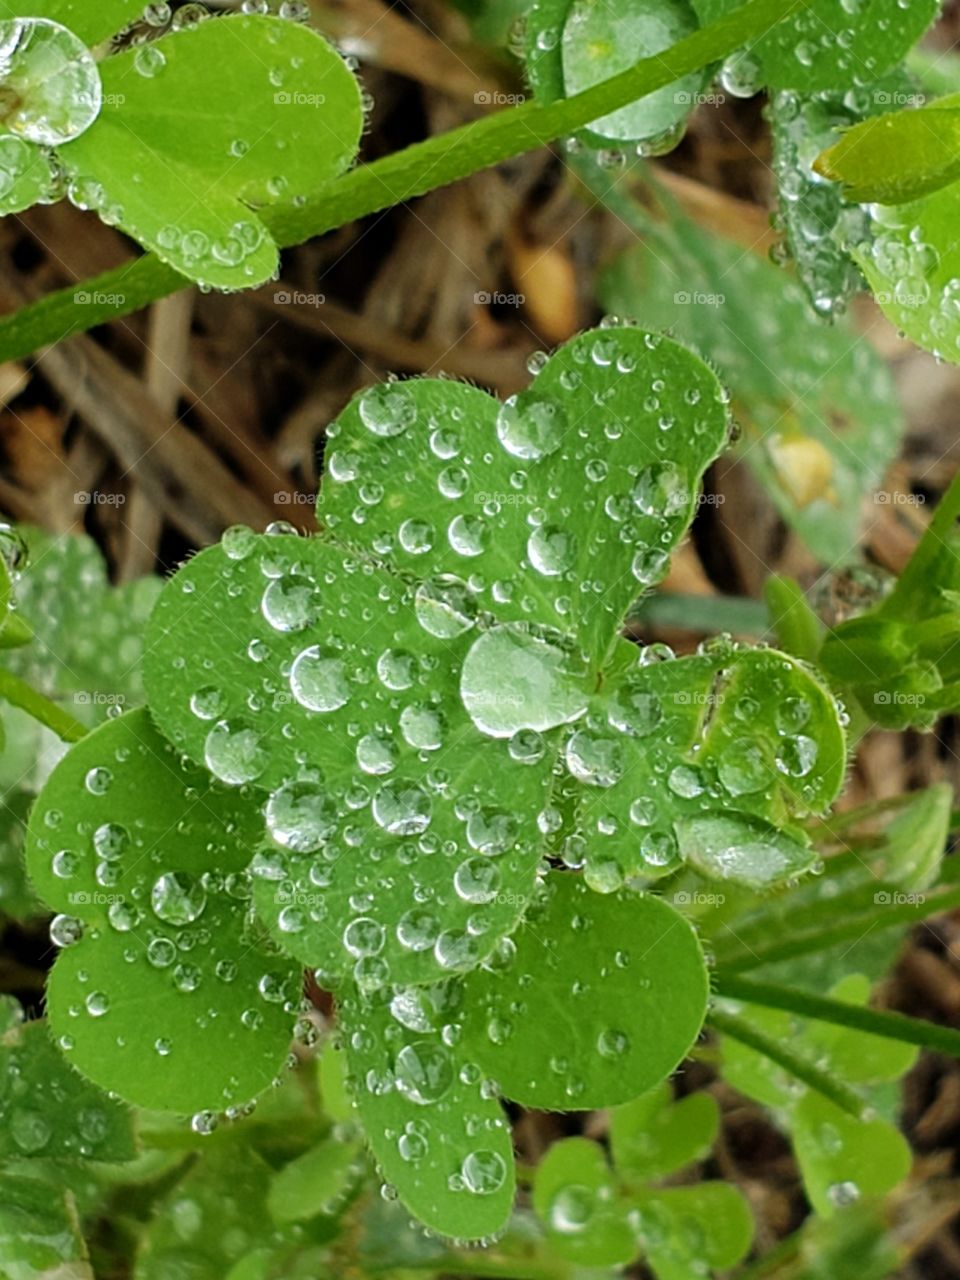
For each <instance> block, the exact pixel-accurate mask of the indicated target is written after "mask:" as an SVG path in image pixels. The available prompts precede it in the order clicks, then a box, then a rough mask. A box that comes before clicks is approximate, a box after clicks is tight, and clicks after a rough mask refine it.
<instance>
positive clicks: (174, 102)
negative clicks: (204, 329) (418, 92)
mask: <svg viewBox="0 0 960 1280" xmlns="http://www.w3.org/2000/svg"><path fill="white" fill-rule="evenodd" d="M100 65H101V71H102V76H103V92H104V105H103V108H102V110H101V112H100V116H99V118H98V120H97V123H96V125H95V127H93V128H92V129H90V130H88V131H87V133H86V134H84V135H83V136H82V137H81V138H78V139H77V140H76V141H74V142H72V143H69V144H68V145H66V146H64V147H61V148H60V151H59V156H60V159H61V161H62V162H63V164H64V166H65V168H66V171H67V174H68V177H69V179H70V197H71V199H72V200H73V201H74V203H77V204H79V205H80V206H81V207H91V208H95V209H96V210H97V211H98V212H99V213H100V215H101V217H103V218H104V220H105V221H107V222H110V223H114V224H116V225H118V226H120V227H121V228H122V229H123V230H125V231H127V232H129V233H130V234H131V235H132V236H134V237H135V238H136V239H138V240H139V241H140V242H141V243H142V244H144V245H146V246H147V247H148V248H150V249H152V250H153V251H154V252H155V253H157V254H158V255H159V256H160V257H161V258H162V259H163V261H164V262H167V263H169V264H170V265H171V266H172V267H174V268H176V270H178V271H180V272H182V273H183V274H184V275H186V276H187V277H189V278H190V279H192V280H196V281H198V282H200V283H201V284H206V285H209V286H212V287H214V288H220V289H237V288H249V287H252V286H254V285H258V284H262V283H263V282H264V281H265V280H267V279H269V278H270V277H271V276H272V275H274V274H275V272H276V271H277V268H278V256H277V246H276V244H275V242H274V241H273V239H272V237H271V236H270V234H269V232H268V231H267V228H266V227H265V226H264V223H263V222H262V221H261V219H260V217H259V215H258V210H259V209H261V208H263V207H264V206H268V205H276V204H278V203H283V204H288V203H290V202H293V201H296V200H301V199H303V198H305V197H307V196H310V195H313V194H314V193H315V192H316V191H317V190H318V189H319V188H320V187H321V186H323V185H324V184H325V183H326V182H328V181H330V180H331V179H332V178H335V177H336V176H337V175H338V174H340V173H342V172H343V170H344V169H346V168H347V166H348V165H349V164H350V163H351V161H352V160H353V158H354V156H355V155H356V151H357V147H358V145H359V139H360V130H361V126H362V109H361V104H360V90H359V87H358V84H357V81H356V79H355V77H354V76H353V75H352V73H351V72H350V71H349V70H348V69H347V67H346V66H345V65H344V63H343V60H342V59H341V58H340V56H339V54H338V53H337V52H336V51H335V50H334V49H333V48H332V47H331V46H330V45H329V44H327V43H326V41H324V40H323V39H322V38H321V37H320V36H318V35H317V34H316V33H315V32H313V31H311V30H309V29H308V28H306V27H303V26H299V25H298V24H296V23H293V22H287V21H284V20H283V19H280V18H272V17H255V16H251V17H244V16H234V17H226V18H221V19H218V20H216V21H208V22H203V23H200V24H199V26H197V27H196V28H194V29H188V30H184V31H179V32H173V33H172V34H170V35H167V36H165V37H164V38H163V39H162V40H160V41H156V42H151V43H149V44H146V45H143V46H141V47H139V48H136V49H130V50H128V51H126V52H125V53H122V54H119V55H117V56H116V57H113V58H110V59H108V60H107V61H106V62H104V63H101V64H100ZM198 93H202V98H201V100H200V101H199V102H198V98H197V95H198Z"/></svg>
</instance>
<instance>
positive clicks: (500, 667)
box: [460, 624, 587, 738]
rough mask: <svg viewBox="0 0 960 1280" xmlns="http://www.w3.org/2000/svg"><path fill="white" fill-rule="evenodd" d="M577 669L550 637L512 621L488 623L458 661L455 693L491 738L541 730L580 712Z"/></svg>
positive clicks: (583, 699)
mask: <svg viewBox="0 0 960 1280" xmlns="http://www.w3.org/2000/svg"><path fill="white" fill-rule="evenodd" d="M580 678H582V677H581V672H580V671H579V670H578V668H577V666H576V664H575V662H574V660H573V658H572V657H571V655H570V654H569V653H568V652H567V651H566V650H565V649H563V648H562V647H561V646H560V645H559V644H557V643H554V641H553V639H552V637H551V638H547V636H545V635H538V634H535V633H534V632H531V631H529V630H526V629H525V628H523V627H521V626H517V625H512V624H509V625H506V626H499V627H492V628H491V629H490V630H489V631H485V632H483V633H482V634H481V635H479V636H478V637H477V639H476V640H475V641H474V642H473V644H472V645H471V647H470V651H469V653H468V654H467V656H466V658H465V659H464V663H463V670H462V672H461V675H460V696H461V698H462V699H463V705H464V706H465V707H466V709H467V713H468V714H469V716H470V718H471V720H472V721H473V723H474V724H475V725H476V726H477V728H478V729H479V730H480V731H481V733H486V734H488V735H489V736H490V737H492V738H512V737H513V735H514V734H515V733H517V732H518V731H519V730H521V729H534V730H536V731H538V732H543V731H544V730H545V729H554V728H556V726H557V725H561V724H568V723H569V722H570V721H571V720H576V719H577V717H578V716H581V715H582V714H583V713H584V711H585V710H586V707H587V698H586V694H585V691H584V689H583V687H582V686H581V684H580Z"/></svg>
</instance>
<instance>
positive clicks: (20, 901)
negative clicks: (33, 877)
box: [0, 732, 43, 920]
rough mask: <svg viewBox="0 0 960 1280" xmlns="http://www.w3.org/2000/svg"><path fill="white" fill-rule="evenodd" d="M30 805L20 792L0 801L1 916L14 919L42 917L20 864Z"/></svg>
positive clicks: (31, 798) (34, 895)
mask: <svg viewBox="0 0 960 1280" xmlns="http://www.w3.org/2000/svg"><path fill="white" fill-rule="evenodd" d="M0 737H2V732H0ZM32 804H33V796H32V795H31V794H30V792H28V791H19V790H18V791H10V792H8V793H7V794H6V795H5V796H4V797H3V800H2V802H0V914H2V915H5V916H8V917H9V918H10V919H13V920H26V919H29V918H30V916H39V915H43V907H42V906H41V905H40V903H39V902H38V901H37V896H36V894H35V893H34V892H33V890H32V889H31V887H30V884H29V883H28V881H27V873H26V869H25V867H24V865H23V843H24V836H25V834H26V830H27V815H28V814H29V812H30V806H31V805H32Z"/></svg>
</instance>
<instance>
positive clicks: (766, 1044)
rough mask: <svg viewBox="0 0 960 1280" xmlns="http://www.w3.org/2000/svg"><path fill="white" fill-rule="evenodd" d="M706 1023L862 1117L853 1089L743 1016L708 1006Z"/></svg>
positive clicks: (856, 1095)
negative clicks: (752, 1024)
mask: <svg viewBox="0 0 960 1280" xmlns="http://www.w3.org/2000/svg"><path fill="white" fill-rule="evenodd" d="M707 1022H708V1023H709V1024H710V1026H712V1027H713V1028H715V1030H717V1031H720V1032H722V1033H723V1034H724V1035H725V1036H729V1037H730V1038H731V1040H739V1041H740V1043H741V1044H745V1045H746V1046H747V1048H748V1049H753V1050H754V1051H755V1052H756V1053H760V1054H762V1055H763V1056H764V1057H765V1058H769V1059H770V1061H771V1062H775V1063H776V1064H777V1066H778V1067H783V1069H784V1071H787V1072H789V1073H790V1075H792V1076H795V1077H796V1078H797V1079H798V1080H802V1081H803V1083H804V1084H805V1085H807V1086H808V1087H809V1088H810V1089H814V1090H815V1091H816V1092H817V1093H820V1094H823V1096H824V1097H825V1098H826V1099H827V1100H828V1101H829V1102H832V1103H834V1105H835V1106H838V1107H839V1108H840V1109H841V1110H842V1111H846V1112H847V1114H848V1115H851V1116H853V1117H854V1118H855V1119H857V1120H859V1119H861V1117H862V1116H863V1106H864V1103H863V1099H862V1098H861V1097H860V1095H859V1094H858V1093H857V1092H856V1091H855V1090H853V1089H851V1088H849V1086H848V1085H845V1084H843V1083H842V1082H841V1081H840V1080H838V1079H837V1078H836V1076H832V1075H830V1074H829V1072H826V1071H823V1070H821V1069H820V1067H817V1066H814V1064H813V1063H812V1062H810V1061H808V1060H807V1059H806V1058H801V1057H800V1056H799V1054H795V1053H794V1052H793V1051H792V1050H790V1049H788V1048H787V1047H786V1045H784V1044H782V1043H781V1041H779V1040H774V1039H773V1037H772V1036H768V1035H765V1034H764V1033H763V1032H762V1031H759V1030H758V1029H757V1028H756V1027H752V1026H751V1025H750V1023H749V1022H747V1021H746V1020H745V1019H744V1018H740V1017H738V1016H737V1015H736V1014H735V1013H728V1012H726V1011H725V1010H723V1009H711V1010H710V1013H709V1014H708V1015H707Z"/></svg>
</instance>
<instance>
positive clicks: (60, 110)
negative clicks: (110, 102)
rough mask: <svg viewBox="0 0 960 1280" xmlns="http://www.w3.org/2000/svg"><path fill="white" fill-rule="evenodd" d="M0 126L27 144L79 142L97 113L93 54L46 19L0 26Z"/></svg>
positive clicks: (98, 99) (99, 97) (98, 97)
mask: <svg viewBox="0 0 960 1280" xmlns="http://www.w3.org/2000/svg"><path fill="white" fill-rule="evenodd" d="M0 84H2V86H3V87H2V91H0V125H2V127H3V128H4V130H5V131H6V132H8V133H12V134H15V135H17V136H18V137H21V138H25V139H26V140H27V141H29V142H36V143H40V144H41V145H45V146H56V145H58V144H59V143H63V142H70V141H71V140H72V139H73V138H78V137H79V136H80V134H82V133H84V132H85V131H86V130H87V129H88V128H89V127H90V125H92V124H93V122H94V120H96V118H97V116H98V115H99V113H100V105H101V101H102V95H103V89H102V86H101V83H100V73H99V71H98V70H97V64H96V62H95V60H94V57H93V54H92V53H91V52H90V50H89V49H88V48H87V46H86V45H85V44H84V43H83V41H82V40H80V39H79V37H77V36H75V35H74V34H73V32H72V31H69V30H68V29H67V28H66V27H62V26H61V25H60V24H59V23H57V22H51V21H49V20H48V19H45V18H14V19H13V20H11V21H7V22H0Z"/></svg>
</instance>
